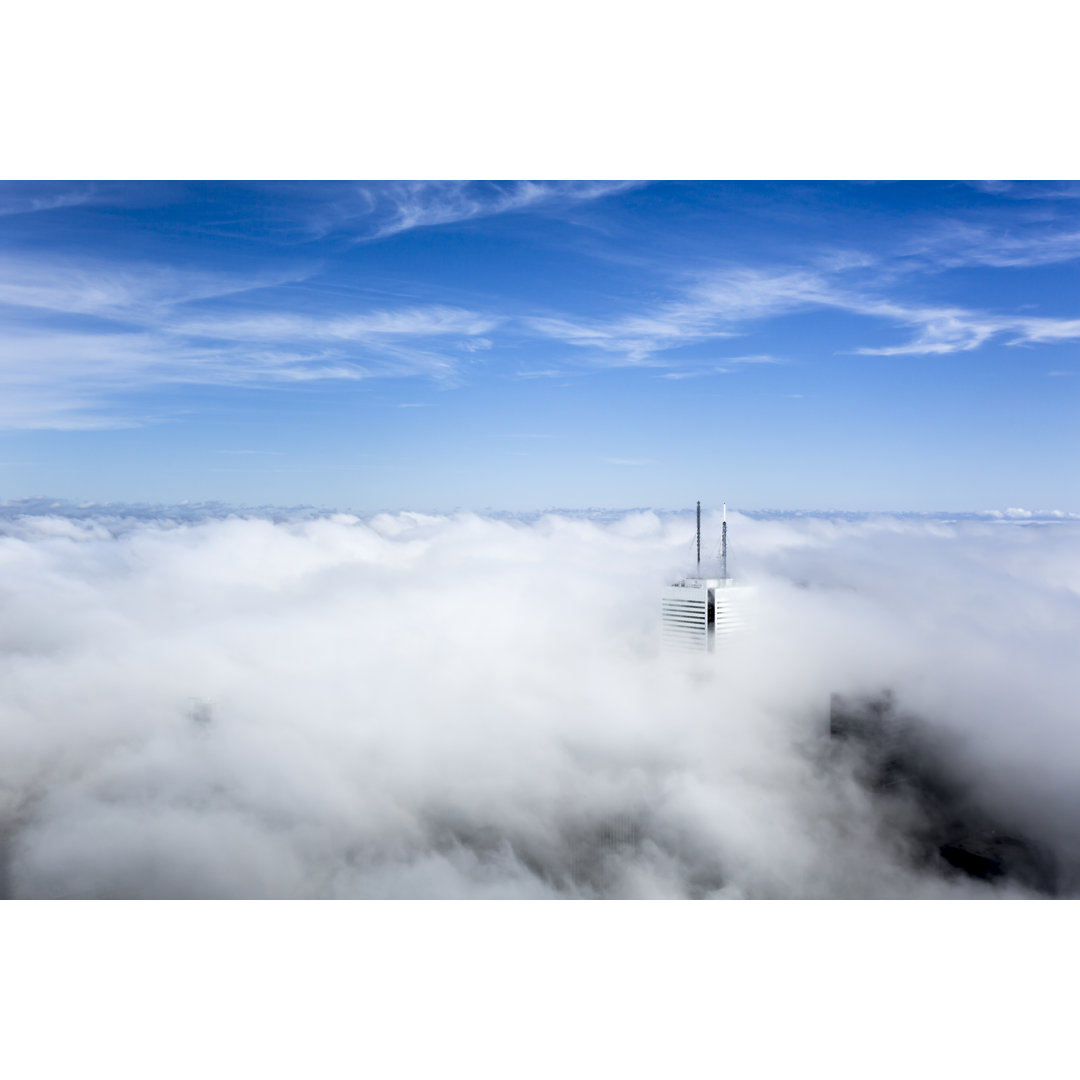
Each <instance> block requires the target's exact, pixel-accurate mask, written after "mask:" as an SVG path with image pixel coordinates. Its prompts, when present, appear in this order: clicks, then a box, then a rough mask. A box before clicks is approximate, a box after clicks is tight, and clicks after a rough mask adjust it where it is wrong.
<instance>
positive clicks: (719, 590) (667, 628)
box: [660, 577, 741, 652]
mask: <svg viewBox="0 0 1080 1080" xmlns="http://www.w3.org/2000/svg"><path fill="white" fill-rule="evenodd" d="M740 591H741V590H739V589H738V588H737V587H736V586H735V584H734V583H733V582H732V579H731V578H699V577H688V578H684V579H683V580H682V581H679V582H676V583H675V584H674V585H668V586H667V587H666V588H664V589H663V590H662V591H661V593H660V633H661V637H662V639H663V642H664V644H665V645H671V646H674V647H675V648H681V649H691V650H693V651H695V652H712V651H713V650H714V649H715V648H716V643H717V641H718V640H719V641H723V639H724V638H725V637H727V636H728V635H729V634H731V633H733V632H734V631H735V630H736V629H738V627H739V626H740V625H741V620H740V617H739V610H738V594H739V592H740Z"/></svg>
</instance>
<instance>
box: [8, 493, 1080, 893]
mask: <svg viewBox="0 0 1080 1080" xmlns="http://www.w3.org/2000/svg"><path fill="white" fill-rule="evenodd" d="M60 509H62V508H60ZM57 512H58V511H57V510H53V511H52V514H53V515H55V514H56V513H57ZM198 513H203V514H205V512H204V511H198V510H197V509H192V508H175V509H174V510H170V511H167V512H165V513H164V515H163V517H162V519H161V520H153V519H149V520H148V519H147V518H146V517H145V516H135V517H129V516H117V515H116V514H115V513H114V514H113V516H109V512H108V511H107V510H101V511H94V510H93V509H92V508H91V509H90V510H87V511H81V512H80V515H81V516H79V515H76V516H75V517H58V516H50V515H49V513H48V512H45V513H44V514H41V513H40V512H39V514H38V515H36V516H35V515H30V516H26V515H25V514H16V515H15V516H11V515H10V514H9V515H7V516H6V520H4V521H3V522H2V528H0V532H2V533H3V534H4V535H3V536H2V538H0V563H2V565H3V566H4V569H5V573H4V581H5V582H6V584H5V587H4V597H3V603H2V604H0V662H2V664H3V675H4V677H3V679H2V680H0V830H2V833H3V835H4V836H5V837H6V845H5V847H4V850H3V857H4V859H5V860H6V861H5V864H4V869H5V872H4V874H3V875H0V876H2V878H3V880H4V881H5V882H6V887H7V889H8V891H9V892H10V893H11V894H12V895H15V896H21V897H35V896H222V897H227V896H301V897H303V896H529V897H546V896H577V895H596V894H599V895H613V896H731V897H737V896H940V897H947V896H992V895H1000V894H1001V892H999V891H995V889H994V888H992V887H991V886H989V885H986V884H984V883H982V882H979V881H976V880H972V879H970V878H966V877H962V876H958V875H954V874H952V873H950V872H949V870H948V867H947V866H946V865H945V864H944V863H943V862H942V861H941V860H940V859H936V860H935V861H931V862H928V863H920V862H919V861H918V860H917V859H913V858H911V857H910V846H911V840H910V833H909V831H906V830H907V829H908V827H909V826H910V824H911V823H910V822H909V821H908V819H907V817H906V815H908V814H910V813H911V812H913V811H912V807H911V805H909V804H908V803H907V802H906V801H905V799H904V797H903V796H902V793H896V792H894V793H893V794H892V795H889V796H887V797H886V796H874V795H872V794H871V793H870V792H868V791H867V790H866V789H865V788H864V787H863V786H861V785H860V784H859V783H857V782H856V773H855V772H853V771H852V765H851V763H850V762H848V761H847V759H846V758H844V757H843V756H840V757H835V758H832V759H830V756H829V753H828V744H827V740H825V739H824V736H823V735H822V728H823V724H824V718H825V715H826V712H827V707H828V706H827V703H828V697H829V693H830V692H831V691H845V692H857V691H860V690H877V689H879V688H881V687H891V688H892V689H893V690H894V691H895V692H896V694H897V696H898V700H899V701H900V702H901V703H902V705H903V707H905V708H907V709H911V710H913V711H915V712H917V713H919V714H921V715H922V716H924V717H925V718H926V720H927V722H928V723H929V724H930V726H931V729H932V731H933V732H934V733H935V737H937V736H940V738H941V740H943V743H944V745H945V746H946V747H948V746H949V745H950V740H951V745H952V747H953V748H952V749H951V750H947V753H948V754H949V755H951V757H950V760H952V761H953V762H954V764H955V765H956V767H957V768H958V769H959V770H960V771H961V773H962V774H963V776H964V777H965V778H966V780H967V781H968V782H969V784H970V787H971V797H972V798H974V799H976V800H977V801H980V802H983V803H985V804H987V805H988V806H990V807H991V808H992V809H993V810H994V811H995V812H997V813H1000V814H1002V815H1004V816H1005V817H1006V818H1007V819H1008V820H1009V821H1010V822H1012V823H1014V825H1015V827H1016V828H1018V829H1021V830H1022V831H1023V832H1024V835H1025V836H1027V837H1028V838H1031V839H1033V840H1037V841H1038V842H1039V843H1040V844H1043V845H1045V846H1046V847H1047V848H1048V849H1050V850H1051V851H1052V852H1053V853H1054V855H1055V857H1056V858H1057V860H1058V862H1059V864H1060V865H1061V867H1062V871H1063V873H1064V875H1065V881H1066V883H1068V882H1070V881H1071V886H1070V887H1071V888H1072V889H1073V890H1074V891H1075V889H1076V888H1077V885H1078V879H1077V876H1076V872H1077V867H1078V866H1080V853H1078V850H1077V846H1076V840H1075V829H1074V828H1073V826H1072V823H1073V822H1074V821H1075V820H1076V811H1077V795H1076V792H1077V791H1080V785H1078V784H1077V779H1078V777H1077V775H1076V773H1077V765H1076V763H1077V762H1078V761H1080V733H1078V732H1077V730H1076V726H1075V723H1074V715H1073V714H1074V703H1075V701H1076V692H1077V689H1078V685H1077V678H1078V676H1077V673H1076V666H1075V664H1074V663H1073V641H1074V636H1075V618H1076V610H1077V603H1078V601H1080V575H1078V571H1077V564H1076V560H1075V557H1074V552H1075V538H1074V537H1073V536H1072V534H1071V530H1072V529H1074V528H1075V527H1076V526H1074V525H1070V524H1068V523H1061V524H1058V525H1054V526H1046V527H1040V526H1037V525H1029V524H1005V523H998V524H994V523H986V524H978V523H974V524H962V525H945V524H942V523H937V522H904V521H899V520H895V519H889V518H880V519H876V520H861V521H853V522H841V521H830V520H821V519H805V520H796V521H790V520H786V521H780V520H761V521H755V520H750V519H748V518H745V517H740V516H739V515H736V514H731V515H729V518H730V520H731V535H732V566H733V569H734V570H735V572H736V574H737V575H738V576H740V577H741V578H743V579H744V580H749V581H752V582H753V583H754V584H755V585H756V600H755V602H754V606H753V610H752V613H753V622H752V626H751V629H750V630H748V631H747V632H746V633H745V634H744V635H743V637H742V639H741V640H739V641H738V642H737V643H736V644H735V645H734V651H733V652H731V653H729V654H727V655H726V656H722V657H720V658H716V659H718V664H717V665H714V666H713V667H709V668H706V667H703V666H700V665H697V664H695V663H691V662H689V661H684V660H683V659H681V658H669V657H664V656H662V655H661V654H659V653H658V651H657V648H656V620H657V607H658V601H657V591H658V588H659V586H660V585H661V584H662V583H664V582H665V581H667V580H668V579H669V578H670V577H671V576H673V575H674V574H676V573H678V572H681V571H683V570H684V569H685V568H686V565H687V564H688V562H689V560H690V558H691V538H692V530H693V524H692V520H691V516H690V515H684V516H682V517H678V518H674V517H658V516H657V515H655V514H651V513H633V514H627V515H622V516H619V517H617V518H615V519H614V520H612V521H610V522H609V523H608V524H600V523H598V522H594V521H589V520H585V519H579V518H570V517H565V516H557V515H548V516H544V517H541V518H540V519H538V520H537V521H536V522H534V523H532V524H525V523H521V522H512V521H499V520H491V519H484V518H478V517H475V516H471V515H461V516H457V517H452V518H443V517H433V516H427V515H421V514H393V515H391V514H384V515H379V516H377V517H375V518H372V519H370V520H361V519H358V518H356V517H354V516H351V515H346V514H340V515H330V516H322V517H318V516H316V517H311V516H307V517H305V518H298V519H294V520H288V519H286V520H279V521H278V522H277V523H273V522H271V521H269V520H259V519H242V518H236V517H232V518H221V519H217V520H213V519H210V520H205V519H203V520H199V518H198V517H197V516H196V517H194V518H193V517H192V515H193V514H196V515H197V514H198ZM184 519H188V520H189V521H191V522H192V523H190V524H181V523H180V522H181V521H183V520H184ZM1025 520H1026V519H1025ZM706 526H707V528H706V533H707V536H708V537H710V538H712V539H715V536H716V533H717V528H718V521H717V519H716V516H715V515H710V516H708V517H707V519H706ZM913 567H916V568H917V572H913V570H912V568H913ZM945 752H946V751H943V753H945ZM905 822H907V824H905ZM1069 874H1072V877H1071V878H1070V877H1069ZM1003 892H1004V894H1005V895H1025V888H1024V886H1023V885H1022V884H1016V883H1013V884H1011V885H1006V886H1005V887H1004V889H1003Z"/></svg>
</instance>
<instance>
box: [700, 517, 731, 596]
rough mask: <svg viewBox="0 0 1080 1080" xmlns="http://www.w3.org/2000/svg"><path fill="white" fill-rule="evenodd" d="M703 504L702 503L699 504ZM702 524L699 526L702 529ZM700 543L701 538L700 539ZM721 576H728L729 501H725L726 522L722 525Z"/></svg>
mask: <svg viewBox="0 0 1080 1080" xmlns="http://www.w3.org/2000/svg"><path fill="white" fill-rule="evenodd" d="M698 505H699V506H700V505H701V504H700V503H699V504H698ZM700 528H701V526H700V525H699V526H698V529H699V531H700ZM699 543H700V540H699ZM720 576H721V577H722V578H726V577H727V503H724V522H723V524H722V525H721V526H720Z"/></svg>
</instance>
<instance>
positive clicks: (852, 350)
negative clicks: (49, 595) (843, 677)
mask: <svg viewBox="0 0 1080 1080" xmlns="http://www.w3.org/2000/svg"><path fill="white" fill-rule="evenodd" d="M1078 261H1080V187H1074V186H1071V185H1067V184H1061V183H1047V184H1034V183H1015V184H1005V183H996V182H990V183H981V184H971V183H875V184H869V183H854V184H839V183H803V184H792V183H618V182H599V181H597V182H574V183H521V182H511V183H499V184H490V183H456V182H455V183H429V182H422V183H381V182H380V183H370V184H357V183H325V184H323V183H275V184H235V183H222V184H193V183H175V184H173V183H132V184H126V183H67V182H65V183H42V184H28V183H8V184H3V185H0V341H2V343H3V363H2V366H0V378H2V380H3V382H2V387H0V390H2V396H0V498H4V499H17V498H24V497H29V496H37V495H52V496H57V497H61V498H68V499H77V500H94V501H150V502H176V501H180V500H185V499H186V500H192V501H202V500H222V501H225V502H230V503H238V504H247V505H255V504H266V503H276V504H284V505H289V504H298V503H304V504H317V505H326V506H336V507H342V508H350V509H356V510H360V511H363V512H366V511H374V510H378V509H384V508H386V509H393V508H413V509H432V510H449V509H454V508H458V507H464V508H472V509H485V508H502V509H509V510H529V509H536V508H540V507H548V506H554V507H586V506H594V507H601V506H603V507H629V506H655V507H682V506H688V505H691V504H692V503H693V501H694V500H695V499H696V498H701V499H702V500H704V501H705V502H706V503H707V504H710V503H718V502H719V501H721V500H726V501H727V502H728V503H729V504H731V505H733V506H738V507H742V508H745V509H757V508H766V507H778V508H797V507H805V508H842V509H849V510H875V509H897V510H905V509H906V510H925V511H931V510H984V509H996V508H1005V507H1029V508H1037V509H1051V508H1060V509H1063V510H1066V511H1076V510H1080V502H1078V498H1077V495H1076V491H1077V481H1078V479H1080V477H1078V469H1077V461H1078V460H1080V435H1078V431H1080V424H1078V423H1077V421H1078V420H1080V410H1078V401H1080V398H1078V386H1080V383H1078V379H1080V358H1078V351H1080V291H1078V288H1077V286H1078V285H1080V275H1078Z"/></svg>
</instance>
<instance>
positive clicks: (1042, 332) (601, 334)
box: [525, 268, 1080, 378]
mask: <svg viewBox="0 0 1080 1080" xmlns="http://www.w3.org/2000/svg"><path fill="white" fill-rule="evenodd" d="M823 308H824V309H833V310H839V311H845V312H848V313H851V314H855V315H861V316H865V317H867V318H871V319H877V320H881V321H884V322H887V323H890V324H892V325H894V326H898V327H903V328H910V329H914V330H915V331H916V333H915V335H914V336H913V337H911V338H910V339H909V340H907V341H905V342H901V343H898V344H895V345H887V346H875V347H855V348H853V349H852V350H851V351H852V352H855V353H857V354H861V355H875V356H893V355H919V354H922V355H945V354H948V353H954V352H964V351H969V350H971V349H975V348H978V347H979V346H980V345H983V344H985V343H986V342H988V341H990V340H991V339H992V338H995V337H1004V338H1005V339H1006V340H1005V344H1008V345H1030V344H1048V343H1053V342H1061V341H1073V340H1077V339H1080V319H1072V318H1053V317H1044V316H1031V315H1000V314H995V313H989V312H980V311H975V310H969V309H966V308H962V307H952V306H949V307H947V306H936V305H922V304H917V303H915V304H912V303H906V302H903V301H898V300H893V299H889V298H886V297H882V296H880V295H875V294H874V293H871V292H868V291H864V290H863V289H860V288H858V287H857V286H856V285H853V284H848V283H847V282H845V283H843V284H841V283H839V282H837V281H835V280H833V279H832V278H831V277H830V276H829V275H826V274H824V273H818V272H811V271H804V270H789V269H779V270H773V271H768V270H760V269H745V268H738V269H735V270H725V271H718V272H715V273H712V274H705V275H702V276H701V277H700V278H699V279H698V280H696V281H695V282H693V283H692V284H691V285H690V286H689V287H688V288H686V290H685V292H684V294H683V298H681V299H679V300H676V301H672V302H668V303H665V304H662V305H659V306H658V307H657V308H656V309H655V310H654V311H653V312H651V313H650V312H645V313H642V314H636V315H634V316H630V317H625V318H620V319H613V320H609V321H595V322H589V323H584V322H572V321H570V320H564V319H557V318H532V319H526V320H525V322H526V324H527V325H528V326H529V327H530V328H531V329H533V330H534V331H536V332H538V333H540V334H543V335H545V336H548V337H551V338H554V339H556V340H559V341H563V342H565V343H566V344H569V345H573V346H576V347H578V348H587V349H592V350H593V351H594V352H595V353H596V354H597V357H598V359H599V356H600V355H601V354H611V356H612V357H613V358H612V359H608V360H606V361H603V362H605V363H615V364H617V365H620V366H635V365H644V366H661V367H662V366H665V365H668V364H670V363H671V358H670V357H669V356H666V355H664V354H666V353H668V352H670V351H671V350H673V349H676V348H678V347H680V346H683V345H688V344H694V343H700V342H702V341H706V340H710V339H712V338H724V337H731V336H735V335H742V334H745V333H746V329H747V324H752V323H755V322H758V321H761V320H764V319H766V318H770V317H775V316H779V315H788V314H794V313H797V312H802V311H812V310H814V309H823ZM772 362H776V361H775V360H774V358H772V357H771V356H767V355H766V354H757V355H753V356H742V357H734V358H731V360H729V361H727V362H726V363H727V366H729V367H730V366H733V365H737V364H739V363H772ZM698 363H699V364H700V363H701V362H700V361H699V362H698ZM680 374H681V371H680V372H677V373H675V374H674V377H676V378H678V377H679V376H680Z"/></svg>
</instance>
